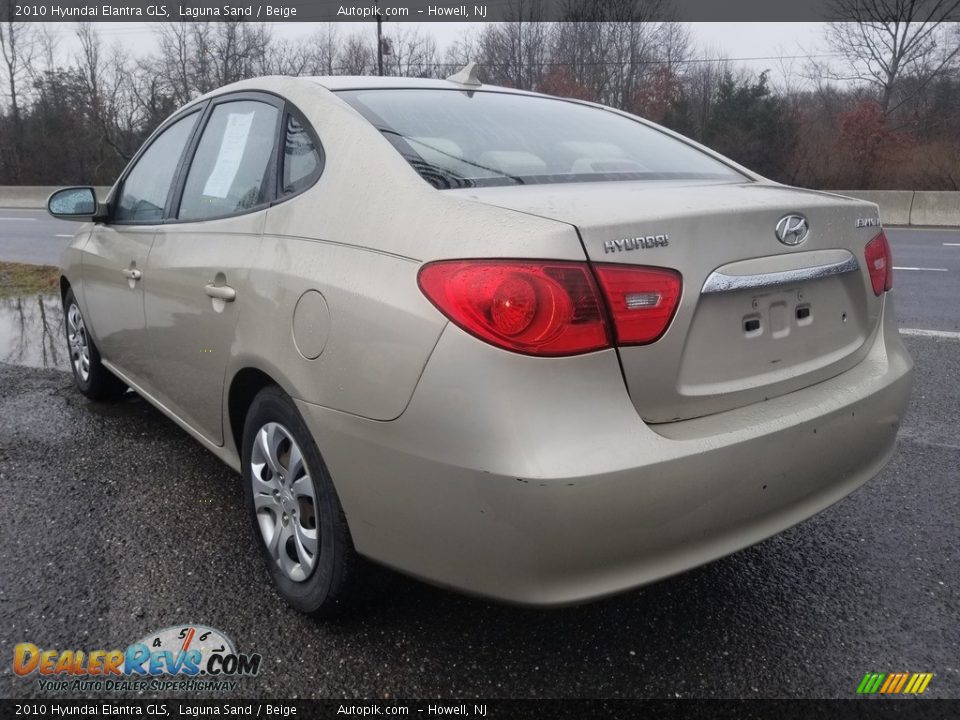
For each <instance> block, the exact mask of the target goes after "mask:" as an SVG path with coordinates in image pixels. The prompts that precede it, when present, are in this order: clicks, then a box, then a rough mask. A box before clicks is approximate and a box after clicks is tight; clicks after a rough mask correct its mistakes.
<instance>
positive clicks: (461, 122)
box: [339, 89, 745, 189]
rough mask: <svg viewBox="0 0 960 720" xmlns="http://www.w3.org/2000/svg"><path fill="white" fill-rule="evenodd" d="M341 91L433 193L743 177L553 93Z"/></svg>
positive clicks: (664, 137)
mask: <svg viewBox="0 0 960 720" xmlns="http://www.w3.org/2000/svg"><path fill="white" fill-rule="evenodd" d="M339 95H340V97H341V98H343V99H344V100H346V101H347V102H348V103H349V104H350V105H352V106H353V107H354V108H356V109H357V110H358V111H359V112H360V113H361V114H363V116H364V117H366V118H367V120H369V121H370V122H371V123H373V125H374V126H375V127H376V128H377V129H378V130H380V132H382V133H383V134H384V135H385V136H386V137H387V139H389V140H390V142H391V143H393V146H394V147H395V148H396V149H397V150H398V151H399V152H400V154H401V155H403V157H404V158H406V159H407V161H408V162H409V163H410V164H411V165H412V166H413V167H414V168H415V169H416V170H417V172H419V173H420V175H421V176H422V177H423V178H424V180H426V181H427V182H429V183H430V184H431V185H433V186H434V187H437V188H440V189H448V188H463V187H476V186H481V185H482V186H487V185H533V184H542V183H561V182H589V181H603V182H609V181H617V180H633V181H636V180H712V181H717V180H719V181H724V180H726V181H730V182H739V181H743V180H744V179H745V178H744V177H743V176H742V175H741V174H740V173H737V172H736V171H734V170H733V169H732V168H730V167H728V166H727V165H725V164H724V163H722V162H720V161H718V160H714V159H713V158H712V157H710V156H709V155H706V154H704V153H703V152H701V151H699V150H697V149H695V148H693V147H691V146H690V145H687V144H686V143H683V142H681V141H679V140H676V139H674V138H672V137H670V136H669V135H667V134H665V133H662V132H660V131H658V130H655V129H653V128H650V127H647V126H646V125H643V124H642V123H639V122H636V121H635V120H631V119H629V118H626V117H623V116H622V115H618V114H616V113H613V112H609V111H606V110H602V109H600V108H594V107H590V106H587V105H580V104H577V103H572V102H566V101H563V100H559V99H556V100H555V99H551V98H540V97H530V96H525V95H514V94H510V93H498V92H465V91H461V90H439V89H438V90H433V89H430V90H420V89H392V90H383V89H380V90H345V91H341V92H340V93H339Z"/></svg>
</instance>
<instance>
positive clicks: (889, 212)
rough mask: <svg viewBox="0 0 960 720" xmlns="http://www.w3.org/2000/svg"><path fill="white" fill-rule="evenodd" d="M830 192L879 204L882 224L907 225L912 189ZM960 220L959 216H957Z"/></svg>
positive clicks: (911, 204)
mask: <svg viewBox="0 0 960 720" xmlns="http://www.w3.org/2000/svg"><path fill="white" fill-rule="evenodd" d="M830 192H835V193H839V194H840V195H846V196H847V197H852V198H857V199H858V200H867V201H868V202H875V203H876V204H877V205H879V206H880V220H881V221H882V222H883V224H884V225H909V224H910V209H911V208H912V207H913V196H914V192H913V190H831V191H830ZM958 194H960V193H958ZM958 221H960V218H958Z"/></svg>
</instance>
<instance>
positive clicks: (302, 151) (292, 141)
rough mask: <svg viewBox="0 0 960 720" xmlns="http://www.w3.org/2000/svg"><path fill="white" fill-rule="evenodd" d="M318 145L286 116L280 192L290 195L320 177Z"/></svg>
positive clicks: (320, 156) (321, 166) (305, 131)
mask: <svg viewBox="0 0 960 720" xmlns="http://www.w3.org/2000/svg"><path fill="white" fill-rule="evenodd" d="M321 153H322V150H321V148H320V147H319V143H318V142H316V141H315V140H314V138H313V135H312V134H311V133H310V131H309V130H308V129H307V128H306V127H305V126H304V124H303V123H302V122H301V121H300V120H299V119H298V118H297V117H296V116H294V115H293V114H288V115H287V121H286V126H285V128H284V138H283V177H282V181H281V187H282V190H281V192H282V193H283V194H284V195H292V194H294V193H298V192H300V191H301V190H304V189H306V188H308V187H310V185H312V184H313V182H314V181H315V180H316V179H317V178H318V177H319V176H320V172H321V170H323V155H322V154H321Z"/></svg>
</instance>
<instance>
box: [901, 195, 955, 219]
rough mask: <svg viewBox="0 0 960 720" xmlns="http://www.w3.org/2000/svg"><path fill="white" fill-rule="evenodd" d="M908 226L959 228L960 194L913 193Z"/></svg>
mask: <svg viewBox="0 0 960 720" xmlns="http://www.w3.org/2000/svg"><path fill="white" fill-rule="evenodd" d="M910 224H911V225H938V226H943V225H953V226H960V192H931V191H925V192H920V191H917V192H915V193H914V194H913V207H912V209H911V210H910Z"/></svg>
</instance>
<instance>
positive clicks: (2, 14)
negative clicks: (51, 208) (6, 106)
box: [0, 0, 35, 180]
mask: <svg viewBox="0 0 960 720" xmlns="http://www.w3.org/2000/svg"><path fill="white" fill-rule="evenodd" d="M13 12H14V7H13V3H12V2H11V0H0V56H2V57H3V65H4V67H3V69H4V72H5V74H6V81H7V82H6V95H7V100H8V102H9V103H10V119H11V124H12V126H13V137H12V141H13V142H12V145H11V147H9V148H6V152H7V153H8V154H9V158H10V164H11V165H12V168H11V170H12V173H13V176H14V177H15V178H17V179H18V180H19V178H20V159H21V157H20V148H21V145H22V141H23V123H22V119H21V114H22V104H23V98H22V95H23V88H22V86H21V83H22V81H23V80H24V79H25V78H26V76H27V74H28V72H29V68H30V64H31V60H32V58H33V52H34V49H35V43H34V36H33V34H32V32H31V28H30V25H29V24H28V23H24V22H14V20H13V18H14V14H13Z"/></svg>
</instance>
